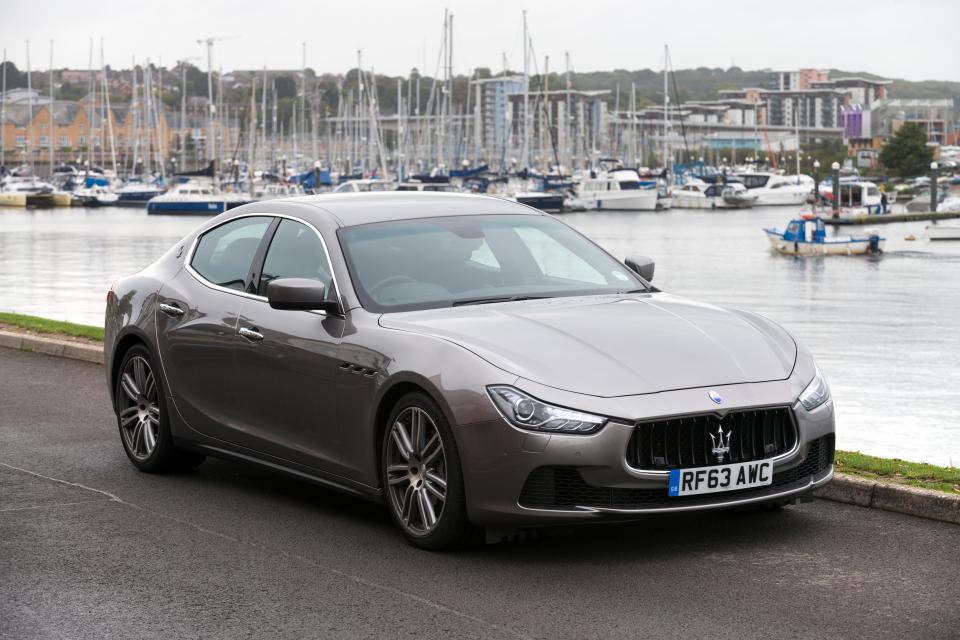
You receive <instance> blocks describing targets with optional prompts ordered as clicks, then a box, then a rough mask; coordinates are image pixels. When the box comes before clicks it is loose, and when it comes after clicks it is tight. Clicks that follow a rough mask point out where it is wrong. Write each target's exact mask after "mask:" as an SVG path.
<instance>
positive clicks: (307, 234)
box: [105, 193, 834, 548]
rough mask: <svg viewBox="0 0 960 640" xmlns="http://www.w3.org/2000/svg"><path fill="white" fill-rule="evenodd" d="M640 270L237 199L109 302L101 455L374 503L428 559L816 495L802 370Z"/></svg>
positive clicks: (828, 440) (287, 203)
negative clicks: (538, 531) (573, 528)
mask: <svg viewBox="0 0 960 640" xmlns="http://www.w3.org/2000/svg"><path fill="white" fill-rule="evenodd" d="M652 278H653V263H652V261H650V260H649V259H645V258H634V259H627V260H625V262H620V261H618V260H617V259H615V258H613V257H612V256H610V255H609V254H608V253H606V252H605V251H604V250H603V249H601V248H600V247H598V246H597V245H595V244H593V243H592V242H591V241H590V240H588V239H587V238H585V237H584V236H582V235H580V234H579V233H578V232H576V231H574V230H573V229H571V228H570V227H569V226H567V225H566V224H564V223H563V222H561V221H560V220H558V219H557V218H554V217H552V216H549V215H546V214H543V213H541V212H539V211H536V210H534V209H530V208H528V207H525V206H522V205H519V204H516V203H513V202H509V201H506V200H502V199H498V198H491V197H485V196H470V195H454V194H425V193H380V194H350V195H325V196H312V197H306V198H296V199H289V200H274V201H271V202H263V203H255V204H250V205H246V206H243V207H239V208H237V209H234V210H232V211H230V212H228V213H225V214H222V215H220V216H217V217H216V218H213V219H211V220H209V221H207V222H205V223H203V224H202V225H201V226H200V228H198V229H197V230H196V231H195V232H194V233H191V234H190V235H189V236H187V237H186V238H184V239H183V240H182V241H181V242H178V243H177V244H176V245H174V246H173V247H172V248H171V249H170V250H169V251H167V252H166V253H165V254H164V255H163V256H162V257H161V258H160V259H158V260H157V261H156V262H155V263H153V264H152V265H150V266H149V267H147V268H146V269H144V270H143V271H141V272H140V273H137V274H136V275H132V276H129V277H127V278H124V279H122V280H119V281H118V282H116V283H115V284H114V286H113V287H112V288H111V290H110V293H109V294H108V298H107V299H108V302H107V310H106V351H105V353H106V363H105V364H106V367H105V369H106V374H107V378H108V383H109V386H110V391H111V395H112V399H113V402H114V407H115V410H116V414H117V420H118V424H119V430H120V436H121V438H120V439H121V442H122V444H123V447H124V450H125V451H126V454H127V456H128V457H129V458H130V460H131V461H132V462H133V464H134V465H136V466H137V467H138V468H139V469H141V470H143V471H149V472H158V471H166V470H171V469H189V468H192V467H195V466H196V465H198V464H200V462H202V461H203V459H204V457H205V456H207V455H212V456H219V457H224V458H231V459H234V460H242V461H246V462H250V463H253V464H257V465H260V466H262V467H265V468H267V469H271V470H275V471H278V472H282V473H286V474H290V475H292V476H295V477H297V478H302V479H304V480H308V481H312V482H315V483H318V484H321V485H324V486H327V487H331V488H335V489H338V490H341V491H346V492H349V493H352V494H355V495H357V496H362V497H366V498H370V499H373V500H379V501H383V502H385V503H386V506H387V508H388V509H389V511H390V513H391V515H392V517H393V520H394V521H395V522H396V524H397V526H398V527H399V529H400V531H402V532H403V534H404V535H405V536H406V538H407V539H408V540H409V541H410V542H412V543H413V544H415V545H417V546H420V547H424V548H442V547H449V546H454V545H458V544H463V543H464V542H466V541H470V540H474V539H477V538H478V537H479V536H480V535H482V533H483V532H484V531H486V533H487V537H488V539H490V538H491V537H493V538H495V537H497V536H499V535H504V534H505V532H510V531H515V530H517V529H518V528H520V529H522V528H523V527H531V526H538V527H539V526H543V525H550V524H561V523H562V524H567V523H583V522H592V521H599V520H611V519H633V518H638V517H640V516H642V515H647V514H662V513H672V512H681V511H693V510H710V509H717V508H725V507H744V506H780V505H784V504H787V503H789V502H793V501H796V500H797V499H799V498H800V497H802V496H804V495H805V494H807V493H809V492H810V491H811V490H813V489H814V488H815V487H817V486H819V485H822V484H824V483H826V482H828V481H829V480H830V478H831V477H832V475H833V456H834V411H833V403H832V400H831V398H830V393H829V389H828V387H827V384H826V382H825V381H824V379H823V376H822V375H821V374H820V371H819V370H818V368H817V366H816V364H815V363H814V359H813V358H812V357H811V355H810V353H809V352H808V351H806V350H805V349H804V348H803V347H802V346H800V345H799V344H798V343H797V341H796V340H794V339H793V338H792V337H791V336H790V334H788V333H787V332H786V331H784V330H783V329H782V328H780V327H779V326H778V325H776V324H774V323H773V322H771V321H769V320H766V319H765V318H763V317H761V316H758V315H756V314H753V313H749V312H745V311H736V310H732V309H723V308H719V307H716V306H713V305H709V304H703V303H699V302H694V301H691V300H687V299H684V298H681V297H677V296H674V295H671V294H669V293H665V292H662V291H659V290H658V289H656V288H655V287H654V286H652V285H651V280H652Z"/></svg>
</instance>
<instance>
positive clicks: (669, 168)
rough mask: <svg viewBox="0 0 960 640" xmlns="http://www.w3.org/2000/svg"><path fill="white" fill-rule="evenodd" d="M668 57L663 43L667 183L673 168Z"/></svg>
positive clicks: (664, 138)
mask: <svg viewBox="0 0 960 640" xmlns="http://www.w3.org/2000/svg"><path fill="white" fill-rule="evenodd" d="M669 57H670V49H669V48H668V47H667V45H663V167H664V170H665V172H666V173H665V174H664V177H665V178H666V180H667V184H670V173H671V171H672V169H673V166H672V165H673V162H672V161H671V159H670V158H669V157H668V156H669V149H670V147H669V145H670V141H669V138H670V132H669V130H670V92H669V90H668V88H667V61H668V60H669Z"/></svg>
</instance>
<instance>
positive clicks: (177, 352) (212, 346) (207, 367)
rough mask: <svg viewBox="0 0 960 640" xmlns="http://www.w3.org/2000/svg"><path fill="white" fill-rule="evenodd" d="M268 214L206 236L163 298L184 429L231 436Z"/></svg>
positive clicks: (168, 358)
mask: <svg viewBox="0 0 960 640" xmlns="http://www.w3.org/2000/svg"><path fill="white" fill-rule="evenodd" d="M274 224H276V220H275V219H274V218H271V217H268V216H249V217H242V218H236V219H234V220H231V221H229V222H226V223H224V224H222V225H220V226H217V227H214V228H213V229H210V230H209V231H206V232H205V233H204V234H203V235H201V236H200V237H199V238H198V239H197V241H196V242H195V243H194V248H193V251H192V253H191V255H190V256H188V258H187V265H186V267H185V268H184V269H181V270H180V272H179V274H177V276H176V277H174V278H173V279H172V280H170V281H169V282H167V283H166V284H164V286H163V287H162V288H161V289H160V292H159V294H158V296H159V299H158V310H157V339H158V342H159V345H160V353H161V356H162V357H161V360H162V364H163V370H164V373H165V374H166V379H167V388H168V393H170V395H172V396H173V399H174V403H175V405H176V407H177V409H178V410H179V412H180V414H181V415H182V416H183V418H184V419H185V420H186V421H187V424H188V425H189V426H190V427H191V428H192V429H194V430H195V431H199V432H200V433H203V434H205V435H208V436H211V437H215V438H220V439H226V437H227V435H228V434H229V432H230V431H231V430H232V429H233V425H232V424H231V422H232V420H231V417H230V415H231V413H232V406H233V403H234V402H235V401H236V395H237V390H236V389H235V388H234V387H233V386H232V385H230V384H228V383H227V381H228V379H229V377H230V375H231V372H232V369H233V366H234V351H233V347H234V345H235V341H236V340H237V339H238V338H237V321H238V318H239V315H240V307H241V305H242V304H243V302H244V300H245V299H246V297H247V296H249V295H250V293H249V291H250V288H251V286H253V285H251V281H252V280H253V279H254V278H256V277H258V276H259V274H256V273H253V269H252V265H253V263H254V261H255V257H256V256H257V254H258V253H259V252H261V244H262V243H263V242H264V241H265V238H266V237H267V234H268V231H269V230H270V229H271V226H272V225H274Z"/></svg>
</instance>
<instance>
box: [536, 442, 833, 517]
mask: <svg viewBox="0 0 960 640" xmlns="http://www.w3.org/2000/svg"><path fill="white" fill-rule="evenodd" d="M833 442H834V436H833V434H830V435H827V436H823V437H822V438H818V439H816V440H813V441H812V442H810V444H809V445H808V447H807V453H806V456H805V457H804V459H803V461H802V462H801V463H800V464H798V465H795V466H793V467H791V468H789V469H785V470H784V471H779V472H775V473H774V474H773V483H772V484H771V485H769V486H766V487H754V488H752V489H741V490H739V491H729V492H724V493H717V494H713V495H706V496H704V495H694V496H678V497H670V496H669V495H667V486H666V484H664V486H663V487H660V488H658V489H620V488H613V487H594V486H591V485H589V484H587V483H586V481H585V480H584V479H583V476H581V475H580V471H579V470H577V468H576V467H540V468H538V469H535V470H534V471H533V472H532V473H531V474H530V476H529V477H528V478H527V481H526V483H525V484H524V485H523V491H521V493H520V501H519V502H520V505H521V506H524V507H531V508H535V509H570V508H573V507H606V508H611V509H642V508H651V509H656V508H657V507H667V506H670V507H672V506H680V505H684V506H687V505H694V506H695V505H698V504H715V503H717V502H723V501H724V500H729V499H733V498H736V499H740V498H742V497H749V496H763V495H766V494H770V495H772V494H775V493H781V492H783V491H789V490H790V489H794V488H800V487H803V486H806V484H807V483H808V482H809V481H810V478H811V477H816V476H820V475H822V474H823V473H824V472H825V471H826V470H827V469H829V468H830V465H832V464H833Z"/></svg>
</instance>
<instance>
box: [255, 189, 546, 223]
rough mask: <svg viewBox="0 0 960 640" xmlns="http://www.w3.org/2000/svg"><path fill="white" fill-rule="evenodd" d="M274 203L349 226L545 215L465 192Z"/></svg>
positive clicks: (347, 195)
mask: <svg viewBox="0 0 960 640" xmlns="http://www.w3.org/2000/svg"><path fill="white" fill-rule="evenodd" d="M273 202H274V203H279V202H284V203H289V204H299V205H308V206H310V207H313V208H315V209H320V210H322V211H324V212H326V213H328V214H329V215H330V216H332V217H333V218H334V219H335V220H336V221H337V222H338V223H339V225H340V226H342V227H350V226H356V225H361V224H370V223H374V222H387V221H390V220H411V219H414V218H435V217H441V216H464V215H506V214H513V215H546V214H544V213H543V212H542V211H539V210H537V209H534V208H533V207H528V206H526V205H523V204H520V203H518V202H513V201H511V200H505V199H503V198H497V197H493V196H484V195H477V194H468V193H442V192H426V191H386V192H379V193H328V194H321V195H315V196H301V197H297V198H284V199H282V200H274V201H273Z"/></svg>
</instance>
